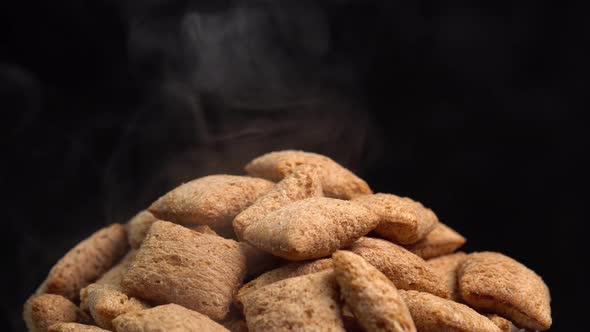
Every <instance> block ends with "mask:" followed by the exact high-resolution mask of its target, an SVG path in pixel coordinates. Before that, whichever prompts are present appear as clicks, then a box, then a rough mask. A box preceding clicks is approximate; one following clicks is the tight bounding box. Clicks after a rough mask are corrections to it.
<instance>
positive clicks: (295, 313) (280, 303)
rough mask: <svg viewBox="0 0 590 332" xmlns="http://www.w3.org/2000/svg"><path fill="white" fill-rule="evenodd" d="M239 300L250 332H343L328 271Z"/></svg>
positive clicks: (334, 289) (254, 293) (332, 280)
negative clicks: (242, 305)
mask: <svg viewBox="0 0 590 332" xmlns="http://www.w3.org/2000/svg"><path fill="white" fill-rule="evenodd" d="M239 300H240V301H241V302H242V303H243V304H244V315H245V316H246V322H247V324H248V329H249V330H250V331H251V332H257V331H344V327H343V323H342V314H341V309H340V304H339V303H338V302H339V301H338V286H337V285H336V281H335V280H334V273H333V271H332V270H328V271H322V272H318V273H313V274H307V275H304V276H299V277H295V278H289V279H285V280H281V281H277V282H275V283H272V284H270V285H267V286H265V287H262V288H260V289H258V290H256V291H255V292H250V293H247V294H246V295H245V296H243V297H240V298H239Z"/></svg>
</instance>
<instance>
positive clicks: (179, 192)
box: [148, 175, 274, 227]
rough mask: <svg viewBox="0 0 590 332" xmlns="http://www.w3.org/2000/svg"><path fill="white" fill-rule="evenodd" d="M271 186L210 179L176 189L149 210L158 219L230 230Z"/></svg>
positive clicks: (244, 180)
mask: <svg viewBox="0 0 590 332" xmlns="http://www.w3.org/2000/svg"><path fill="white" fill-rule="evenodd" d="M273 186H274V184H273V183H272V182H270V181H267V180H264V179H258V178H252V177H248V176H236V175H210V176H205V177H203V178H200V179H196V180H193V181H190V182H187V183H184V184H182V185H180V186H178V187H176V188H175V189H173V190H172V191H170V192H168V193H167V194H165V195H164V196H162V197H160V198H159V199H158V200H157V201H155V202H154V203H153V204H152V205H151V206H150V207H149V208H148V210H149V211H150V212H151V213H152V214H153V215H154V216H155V217H156V218H158V219H162V220H168V221H171V222H175V223H178V224H182V225H209V226H215V227H223V226H230V227H231V223H232V221H233V220H234V218H235V217H236V216H237V215H238V214H239V213H240V212H242V211H243V210H244V209H246V208H247V207H248V206H250V205H251V204H252V203H254V201H255V200H256V199H257V198H258V197H259V196H260V195H263V194H265V193H266V192H268V191H269V190H270V189H271V188H272V187H273Z"/></svg>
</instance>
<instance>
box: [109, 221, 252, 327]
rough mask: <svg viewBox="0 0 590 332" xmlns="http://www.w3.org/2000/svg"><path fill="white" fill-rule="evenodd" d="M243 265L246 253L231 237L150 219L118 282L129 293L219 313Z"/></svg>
mask: <svg viewBox="0 0 590 332" xmlns="http://www.w3.org/2000/svg"><path fill="white" fill-rule="evenodd" d="M245 270H246V257H245V255H244V253H243V250H242V249H241V247H240V245H239V244H238V243H237V242H235V241H233V240H227V239H224V238H221V237H219V236H215V235H209V234H203V233H198V232H195V231H192V230H190V229H188V228H185V227H183V226H180V225H176V224H173V223H170V222H166V221H156V222H155V223H154V224H153V225H152V227H151V228H150V231H149V233H148V235H147V237H146V239H145V240H144V242H143V244H142V245H141V247H140V248H139V250H138V251H137V254H136V256H135V259H134V260H133V261H132V262H131V265H130V266H129V269H128V270H127V272H126V273H125V275H124V276H123V280H122V281H121V286H122V288H123V291H124V292H125V293H126V294H128V295H130V296H134V297H138V298H142V299H145V300H148V301H153V302H154V303H161V304H164V303H176V304H180V305H182V306H185V307H187V308H189V309H192V310H196V311H199V312H201V313H203V314H206V315H208V316H210V317H211V318H213V319H223V318H224V317H225V315H226V314H227V312H228V310H229V305H230V303H231V301H232V298H233V295H234V294H235V293H236V292H237V290H238V288H239V287H240V285H241V282H242V279H243V277H244V274H245Z"/></svg>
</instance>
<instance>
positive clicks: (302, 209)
mask: <svg viewBox="0 0 590 332" xmlns="http://www.w3.org/2000/svg"><path fill="white" fill-rule="evenodd" d="M376 225H377V216H376V215H375V214H374V213H372V212H370V211H368V210H367V209H365V208H364V207H362V206H360V205H358V204H355V203H353V202H350V201H343V200H339V199H334V198H326V197H315V198H308V199H305V200H302V201H297V202H294V203H292V204H290V205H288V206H286V207H284V208H282V209H280V210H277V211H275V212H272V213H271V214H269V215H267V216H266V217H265V218H264V219H262V220H259V221H258V222H256V223H255V224H253V225H250V227H248V228H246V231H245V232H244V239H245V240H246V241H247V242H249V243H250V244H252V245H254V246H256V247H258V248H260V249H262V250H264V251H267V252H269V253H271V254H273V255H275V256H279V257H283V258H286V259H289V260H296V261H299V260H305V259H314V258H321V257H326V256H329V255H331V254H332V253H333V252H334V251H336V250H338V249H340V248H342V247H346V246H348V245H350V244H352V243H353V242H354V241H356V240H357V239H358V238H359V237H361V236H363V235H365V234H367V233H368V232H369V231H371V230H372V229H373V228H375V226H376Z"/></svg>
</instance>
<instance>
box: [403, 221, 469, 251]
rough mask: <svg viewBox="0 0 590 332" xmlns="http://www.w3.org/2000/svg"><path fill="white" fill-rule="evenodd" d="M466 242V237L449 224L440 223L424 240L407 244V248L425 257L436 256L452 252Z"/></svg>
mask: <svg viewBox="0 0 590 332" xmlns="http://www.w3.org/2000/svg"><path fill="white" fill-rule="evenodd" d="M464 244H465V238H464V237H463V236H462V235H461V234H459V233H457V232H456V231H454V230H453V229H451V228H450V227H449V226H447V225H445V224H443V223H438V225H437V226H436V227H435V228H434V229H433V230H432V232H430V233H429V234H428V235H426V237H425V238H423V239H422V240H420V241H418V242H416V243H413V244H410V245H407V246H406V249H408V250H409V251H411V252H413V253H415V254H416V255H418V256H420V257H422V258H424V259H429V258H434V257H438V256H443V255H447V254H450V253H452V252H454V251H455V250H457V249H458V248H459V247H461V246H462V245H464Z"/></svg>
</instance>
